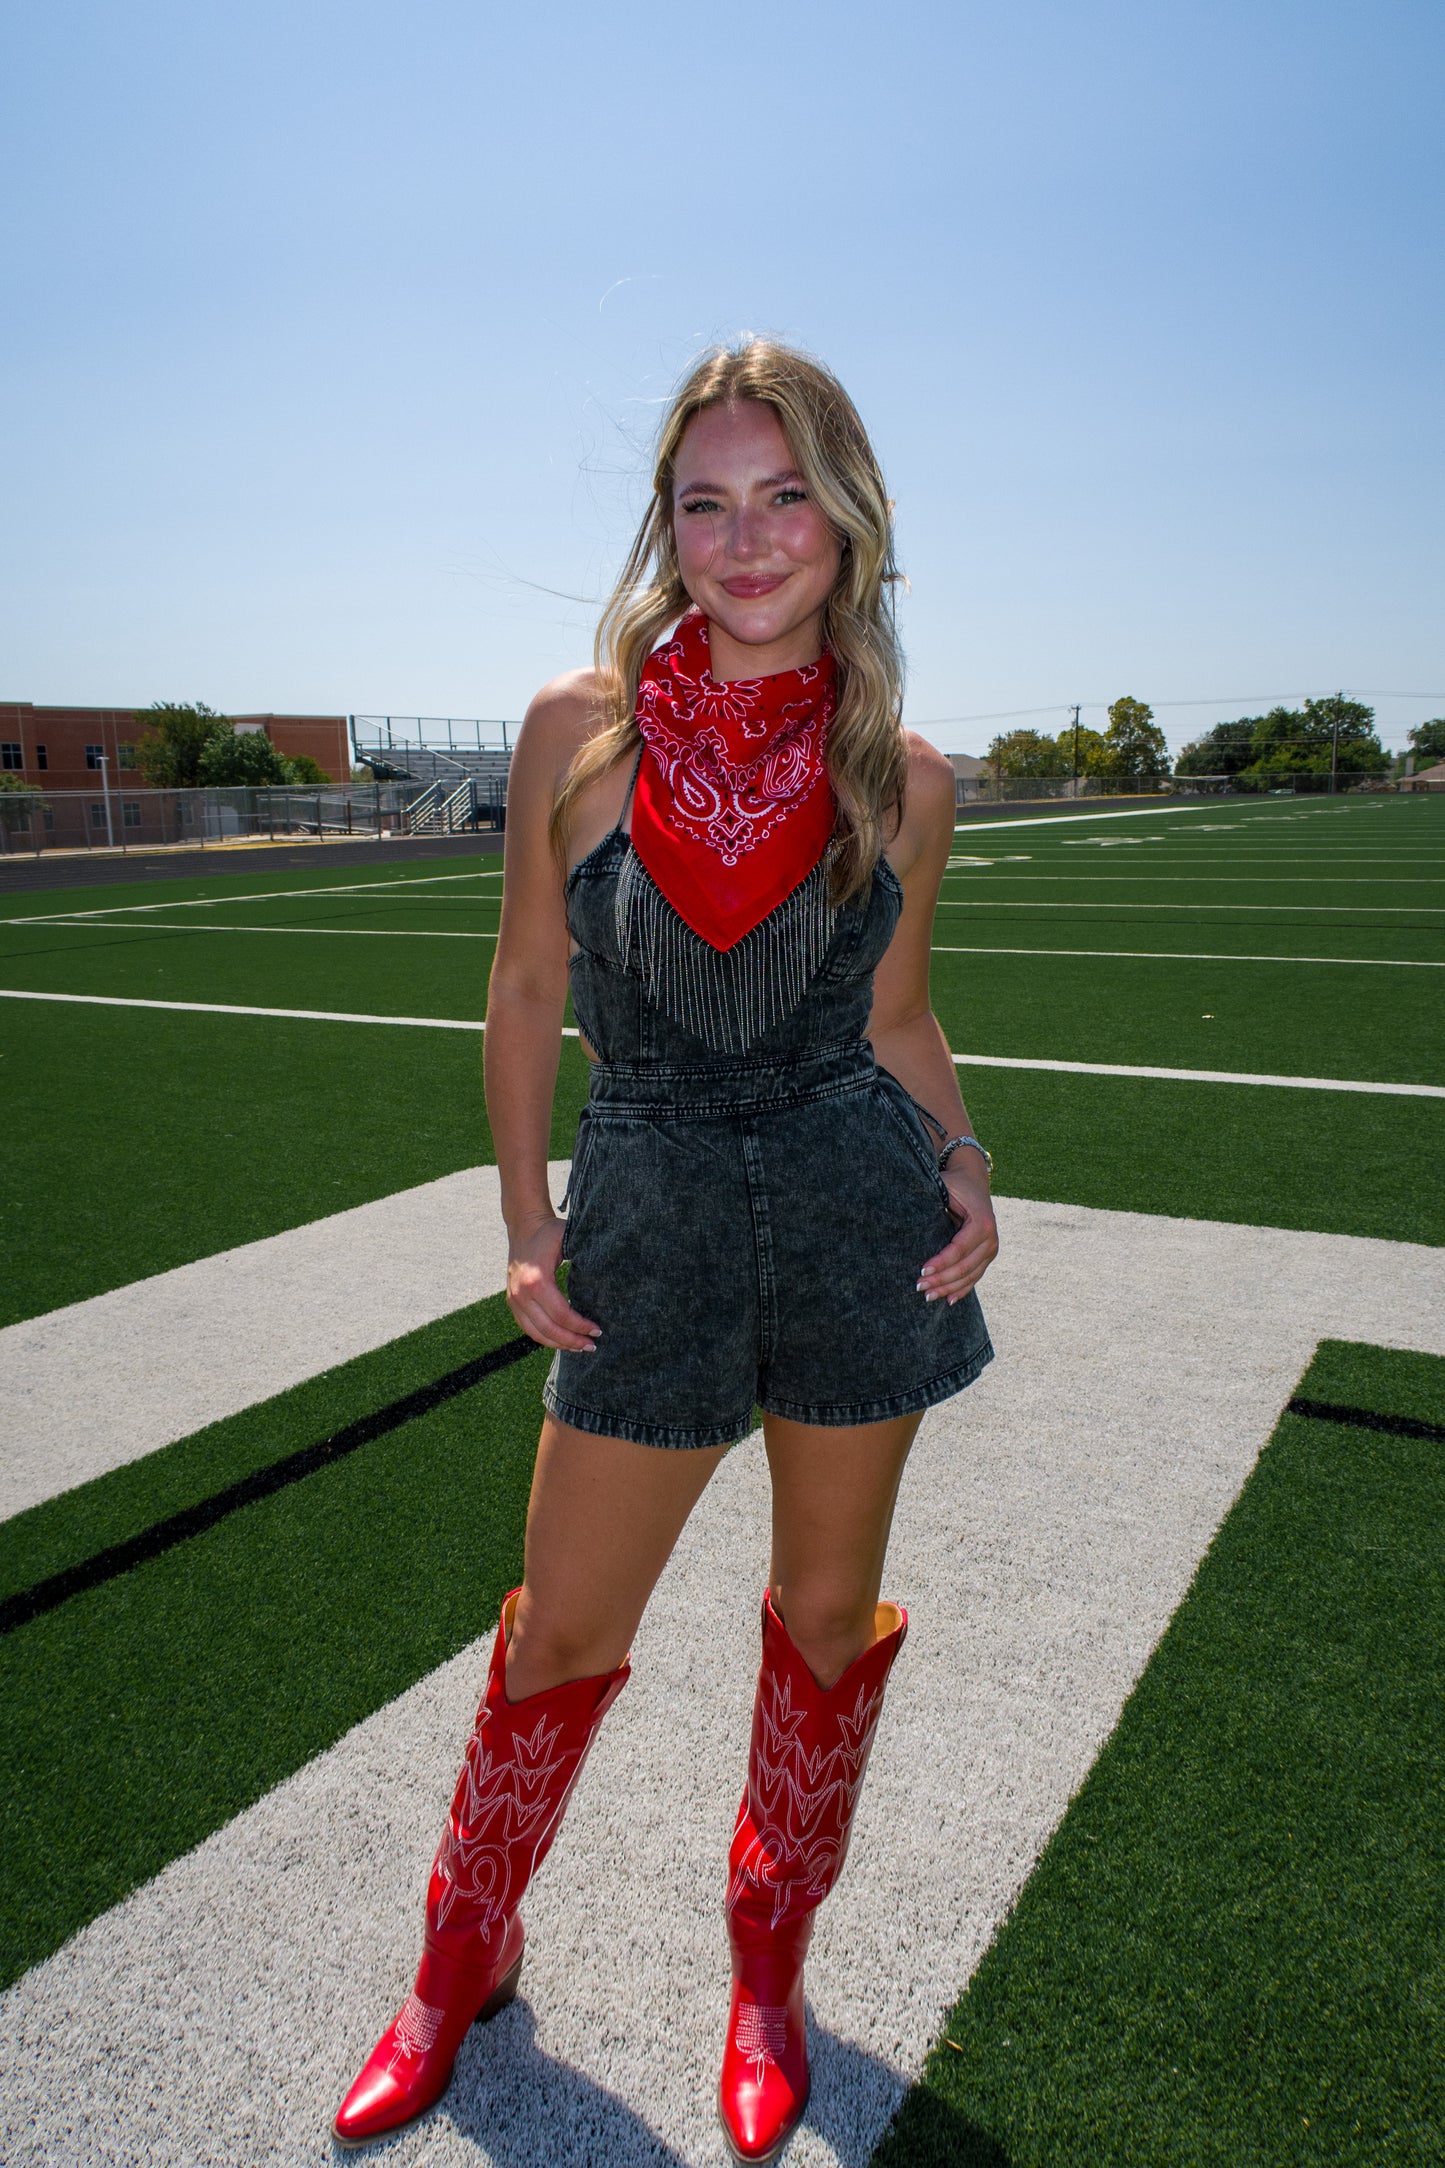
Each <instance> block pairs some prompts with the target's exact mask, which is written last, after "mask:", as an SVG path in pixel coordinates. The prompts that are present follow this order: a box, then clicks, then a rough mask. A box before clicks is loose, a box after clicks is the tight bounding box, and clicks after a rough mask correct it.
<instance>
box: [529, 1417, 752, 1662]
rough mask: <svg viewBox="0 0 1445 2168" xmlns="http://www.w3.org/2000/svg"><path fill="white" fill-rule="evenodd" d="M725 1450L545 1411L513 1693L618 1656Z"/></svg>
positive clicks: (619, 1659)
mask: <svg viewBox="0 0 1445 2168" xmlns="http://www.w3.org/2000/svg"><path fill="white" fill-rule="evenodd" d="M726 1450H727V1448H726V1447H725V1446H717V1447H713V1448H710V1449H709V1448H694V1449H693V1450H690V1451H669V1450H667V1449H665V1448H662V1447H659V1446H652V1445H637V1444H635V1443H633V1441H632V1440H631V1439H628V1438H601V1437H596V1436H594V1435H593V1434H592V1433H591V1432H589V1431H582V1430H574V1429H573V1428H572V1427H571V1425H570V1424H567V1423H560V1422H558V1421H557V1420H556V1418H555V1417H554V1416H548V1417H547V1419H546V1421H545V1422H544V1423H543V1426H542V1439H541V1443H540V1445H539V1446H538V1448H537V1465H536V1470H535V1473H534V1475H533V1478H532V1496H531V1500H530V1503H529V1504H528V1508H527V1554H526V1572H525V1578H524V1580H523V1584H522V1594H521V1597H520V1598H519V1600H518V1604H517V1610H516V1615H515V1618H514V1620H513V1627H512V1642H511V1647H510V1649H509V1652H508V1660H507V1692H508V1694H509V1696H510V1697H511V1699H512V1700H514V1701H516V1700H519V1699H521V1698H522V1697H523V1696H524V1695H526V1694H530V1693H537V1692H540V1691H541V1690H542V1688H544V1687H548V1686H555V1685H558V1684H560V1683H561V1681H562V1680H564V1679H568V1678H591V1677H593V1676H594V1675H596V1674H597V1673H600V1672H603V1671H612V1670H615V1669H616V1667H617V1665H618V1664H620V1663H621V1662H622V1659H623V1658H624V1657H625V1656H626V1654H627V1651H628V1649H629V1647H630V1646H631V1643H632V1637H633V1635H634V1633H635V1632H636V1631H637V1626H638V1622H639V1620H640V1619H641V1617H642V1614H643V1611H644V1610H645V1609H646V1607H647V1599H648V1597H649V1596H650V1595H651V1594H652V1591H653V1588H654V1587H655V1585H656V1582H657V1577H658V1575H659V1574H660V1573H661V1572H662V1569H663V1567H664V1566H665V1565H666V1564H667V1561H668V1559H669V1558H670V1557H671V1555H672V1550H673V1546H674V1544H675V1543H676V1542H677V1539H678V1537H679V1535H681V1533H682V1530H683V1526H684V1524H685V1522H686V1520H687V1517H688V1515H689V1514H690V1513H691V1511H692V1509H693V1507H694V1506H695V1505H696V1503H697V1501H698V1499H699V1498H700V1497H701V1496H702V1493H703V1491H704V1489H705V1488H706V1486H707V1482H708V1478H709V1477H710V1476H711V1474H712V1472H713V1470H714V1469H715V1468H716V1467H717V1465H718V1462H719V1461H720V1460H721V1459H722V1457H723V1454H724V1453H725V1452H726Z"/></svg>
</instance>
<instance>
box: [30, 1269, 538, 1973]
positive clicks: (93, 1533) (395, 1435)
mask: <svg viewBox="0 0 1445 2168" xmlns="http://www.w3.org/2000/svg"><path fill="white" fill-rule="evenodd" d="M515 1334H516V1327H515V1326H514V1325H513V1323H512V1321H511V1319H510V1317H509V1316H508V1314H507V1312H506V1309H505V1305H504V1304H503V1303H502V1301H501V1300H500V1298H495V1299H494V1300H492V1301H491V1302H487V1303H481V1304H477V1305H475V1306H473V1307H471V1308H469V1309H466V1310H461V1311H458V1312H456V1313H455V1314H454V1315H453V1316H451V1317H448V1318H444V1319H442V1320H441V1321H440V1322H439V1323H438V1324H435V1325H432V1326H428V1327H426V1328H424V1329H423V1330H422V1331H420V1332H416V1333H411V1334H408V1335H407V1336H406V1337H405V1338H404V1339H401V1340H398V1341H395V1342H393V1343H391V1344H390V1345H389V1346H387V1347H384V1348H380V1349H377V1350H376V1351H375V1352H374V1353H372V1354H368V1355H365V1356H362V1357H360V1358H359V1359H358V1360H356V1361H355V1362H351V1363H347V1364H345V1365H343V1366H341V1367H340V1368H338V1369H336V1370H334V1371H330V1372H327V1373H326V1374H325V1375H323V1376H321V1377H318V1378H313V1379H311V1380H309V1381H308V1382H307V1383H306V1384H305V1385H302V1386H298V1387H297V1388H295V1390H294V1391H292V1392H289V1393H285V1394H282V1395H280V1396H278V1398H276V1399H275V1400H271V1401H267V1402H264V1403H262V1404H261V1405H259V1406H257V1407H255V1408H250V1409H247V1410H246V1411H245V1412H244V1413H243V1414H241V1415H238V1416H234V1417H232V1418H231V1419H230V1420H229V1421H227V1422H224V1423H218V1424H215V1425H212V1426H211V1427H210V1428H209V1429H207V1430H205V1431H202V1432H199V1433H198V1434H197V1435H196V1436H195V1437H193V1438H188V1439H183V1440H181V1441H180V1442H179V1443H177V1444H175V1445H172V1446H170V1447H168V1448H166V1449H165V1450H164V1451H162V1452H160V1453H154V1454H151V1455H149V1456H148V1457H147V1458H146V1459H145V1460H143V1461H139V1462H136V1463H134V1464H133V1465H131V1466H129V1467H126V1468H120V1469H116V1470H114V1471H112V1472H111V1473H110V1474H108V1475H106V1476H102V1477H100V1478H98V1479H97V1480H96V1481H95V1482H94V1483H90V1484H86V1485H84V1486H82V1487H81V1488H80V1489H78V1490H75V1491H70V1492H67V1493H66V1494H65V1495H64V1496H62V1497H60V1498H56V1499H52V1500H50V1501H48V1502H47V1503H46V1504H44V1505H41V1506H37V1507H35V1508H34V1509H33V1510H32V1511H31V1512H29V1513H26V1514H22V1515H19V1516H17V1517H16V1518H15V1519H14V1520H12V1521H9V1522H7V1523H5V1524H4V1525H3V1528H0V1560H3V1576H4V1579H3V1588H4V1592H6V1593H8V1592H10V1591H11V1590H13V1589H15V1588H17V1587H22V1586H25V1585H27V1584H29V1583H31V1582H33V1581H35V1580H37V1579H40V1578H41V1577H42V1576H44V1575H45V1574H48V1573H52V1572H54V1571H56V1570H57V1569H58V1568H59V1567H62V1566H64V1565H67V1564H71V1563H73V1562H75V1561H76V1560H78V1559H80V1558H84V1557H86V1556H88V1555H89V1554H90V1553H91V1552H92V1551H94V1550H96V1549H99V1548H100V1547H101V1546H102V1545H104V1544H107V1543H112V1542H116V1541H118V1540H122V1539H123V1538H124V1537H126V1536H128V1535H131V1534H134V1533H135V1532H136V1531H137V1530H138V1529H140V1528H143V1527H145V1526H147V1525H149V1524H150V1523H151V1522H152V1521H154V1520H157V1519H160V1518H161V1517H162V1516H164V1515H165V1514H167V1513H170V1512H174V1511H175V1510H177V1509H178V1508H179V1507H181V1506H183V1505H186V1504H190V1503H192V1502H194V1501H195V1499H197V1498H198V1497H204V1496H207V1495H209V1494H210V1493H211V1492H213V1491H215V1490H219V1489H220V1488H222V1487H223V1486H224V1485H225V1484H226V1483H228V1482H230V1481H233V1480H234V1479H235V1478H236V1477H237V1476H238V1475H240V1474H243V1473H245V1472H248V1471H249V1470H251V1469H253V1468H258V1467H263V1466H266V1465H269V1464H270V1463H271V1462H273V1461H275V1460H277V1459H279V1458H280V1457H281V1456H282V1455H283V1454H285V1453H287V1452H290V1451H293V1450H294V1449H295V1448H296V1446H298V1445H301V1444H309V1443H312V1442H313V1441H315V1440H318V1439H320V1438H323V1437H325V1436H327V1435H329V1434H330V1433H331V1432H333V1431H335V1430H336V1429H337V1428H339V1427H340V1426H341V1425H342V1424H344V1423H346V1422H348V1421H350V1420H352V1419H354V1417H355V1416H357V1415H359V1414H364V1413H370V1412H371V1411H373V1410H374V1409H376V1408H377V1407H378V1406H379V1405H381V1404H382V1403H384V1402H386V1401H388V1400H390V1399H394V1398H396V1397H398V1396H399V1395H400V1394H402V1393H405V1392H407V1391H408V1390H410V1389H412V1388H413V1387H415V1386H416V1385H418V1384H422V1383H425V1382H427V1381H429V1380H431V1379H433V1378H436V1377H439V1376H441V1375H442V1374H443V1373H444V1372H446V1371H447V1370H449V1369H452V1368H455V1367H456V1366H457V1365H458V1364H460V1363H462V1362H465V1361H467V1360H468V1359H469V1358H471V1357H473V1356H476V1355H478V1354H481V1353H483V1352H485V1351H486V1350H487V1349H489V1348H491V1347H495V1346H497V1345H499V1344H500V1343H501V1342H503V1341H505V1340H508V1339H511V1338H514V1337H515ZM545 1375H546V1361H545V1358H544V1357H543V1355H542V1354H541V1353H538V1354H536V1355H533V1356H529V1357H527V1358H526V1359H525V1360H523V1361H521V1362H518V1363H517V1364H515V1365H514V1366H513V1367H511V1368H508V1369H506V1370H503V1371H500V1372H498V1373H496V1374H495V1375H494V1376H492V1377H490V1378H488V1379H487V1380H486V1381H485V1382H484V1383H482V1384H481V1385H479V1386H477V1387H475V1388H474V1389H473V1390H472V1391H470V1392H467V1393H464V1394H463V1395H461V1396H460V1397H459V1398H457V1399H455V1400H453V1401H450V1402H449V1403H447V1404H446V1405H445V1406H443V1407H440V1408H438V1409H436V1410H435V1411H434V1412H433V1413H431V1414H428V1415H425V1416H422V1417H420V1418H419V1419H418V1420H416V1421H413V1422H411V1423H408V1424H406V1425H405V1426H404V1427H402V1428H400V1429H397V1430H395V1431H392V1432H390V1433H388V1434H387V1435H385V1436H382V1437H379V1438H377V1439H375V1440H374V1441H373V1442H371V1443H370V1444H368V1445H366V1446H364V1447H362V1448H361V1449H360V1450H359V1451H358V1452H356V1453H355V1454H354V1455H352V1456H351V1457H350V1458H349V1459H346V1460H344V1461H341V1462H339V1463H337V1464H335V1465H332V1466H328V1467H324V1468H322V1469H320V1470H318V1471H317V1472H316V1473H315V1474H313V1475H310V1476H307V1477H306V1478H305V1479H304V1480H302V1481H300V1482H298V1483H296V1484H294V1485H293V1486H291V1487H290V1488H288V1489H286V1490H284V1491H281V1492H279V1493H278V1494H276V1495H275V1496H273V1497H271V1498H268V1499H266V1500H264V1501H262V1502H260V1503H257V1504H255V1505H250V1506H246V1507H244V1508H243V1509H242V1510H240V1511H239V1512H237V1513H235V1514H234V1515H232V1516H231V1517H230V1518H229V1519H228V1520H226V1521H224V1522H223V1523H222V1524H221V1525H219V1526H218V1527H216V1528H213V1529H211V1530H209V1531H208V1532H206V1533H205V1534H202V1535H199V1536H196V1537H194V1538H193V1539H192V1540H191V1541H189V1542H187V1543H184V1544H182V1545H180V1546H179V1547H178V1548H177V1549H175V1550H172V1551H169V1552H167V1553H165V1554H164V1555H163V1556H161V1557H159V1558H156V1559H154V1560H151V1561H150V1562H148V1563H147V1564H144V1565H141V1566H137V1567H136V1568H135V1569H134V1570H133V1571H131V1572H129V1573H127V1574H124V1575H123V1576H121V1577H120V1578H119V1579H117V1580H114V1581H111V1582H109V1583H107V1584H106V1585H105V1586H103V1587H101V1588H97V1589H94V1590H91V1591H89V1592H87V1593H85V1594H81V1595H78V1596H75V1597H73V1598H72V1599H71V1600H70V1601H69V1602H68V1603H66V1604H64V1605H62V1606H61V1607H60V1608H59V1609H58V1610H55V1611H53V1612H51V1613H49V1614H48V1615H47V1616H45V1617H43V1618H39V1619H36V1620H34V1621H32V1622H31V1623H29V1624H27V1625H24V1626H21V1627H19V1628H17V1629H16V1630H15V1631H13V1632H11V1633H9V1634H8V1635H6V1636H5V1637H4V1639H3V1640H0V1708H3V1710H4V1723H3V1726H0V1742H3V1743H0V1800H3V1805H0V1985H4V1984H6V1983H8V1982H9V1981H10V1980H12V1979H14V1978H15V1977H16V1976H17V1975H18V1974H19V1973H20V1972H22V1971H23V1970H25V1969H26V1967H27V1966H29V1965H32V1964H34V1963H36V1962H37V1961H38V1960H39V1959H40V1958H41V1957H44V1956H45V1955H47V1954H48V1953H49V1952H50V1951H51V1950H53V1949H55V1948H56V1947H57V1946H58V1945H59V1944H60V1943H61V1942H62V1941H64V1940H65V1939H66V1937H67V1936H69V1935H71V1934H73V1933H74V1932H75V1931H76V1929H77V1928H79V1927H81V1926H82V1925H84V1923H85V1922H86V1921H87V1920H89V1919H92V1918H94V1917H95V1916H96V1914H97V1913H99V1912H102V1911H104V1910H106V1909H107V1908H108V1907H109V1906H110V1905H113V1904H115V1903H117V1902H118V1901H119V1899H120V1898H122V1897H123V1896H125V1895H126V1893H127V1892H128V1891H129V1890H131V1889H133V1888H134V1887H135V1886H136V1885H137V1884H138V1883H139V1882H142V1881H144V1880H145V1879H147V1878H148V1877H149V1876H151V1875H153V1874H155V1873H157V1872H159V1870H160V1869H161V1868H162V1867H163V1866H165V1865H166V1863H167V1862H168V1861H169V1860H172V1859H174V1858H176V1857H177V1856H178V1855H179V1854H180V1853H181V1852H183V1851H186V1850H188V1849H189V1848H190V1847H191V1846H192V1845H194V1844H197V1843H199V1842H200V1840H201V1839H202V1838H203V1837H205V1836H207V1835H209V1834H210V1832H211V1831H212V1830H214V1829H217V1828H219V1827H220V1826H221V1825H222V1824H223V1823H224V1822H227V1821H229V1820H230V1819H231V1818H232V1816H234V1815H236V1814H238V1813H239V1812H241V1810H242V1809H243V1808H244V1807H246V1806H248V1805H250V1804H251V1802H252V1801H254V1800H256V1799H258V1798H260V1796H261V1795H262V1794H263V1793H264V1792H266V1791H268V1790H270V1789H271V1787H272V1786H273V1785H275V1784H278V1783H280V1782H281V1780H282V1779H283V1778H284V1777H286V1776H288V1775H290V1774H291V1772H292V1771H293V1770H295V1769H296V1768H298V1767H299V1766H300V1765H301V1763H303V1762H305V1761H308V1760H310V1759H311V1757H312V1756H313V1755H316V1754H318V1753H320V1752H321V1751H322V1750H323V1749H324V1748H326V1747H328V1746H330V1745H331V1744H332V1743H333V1742H334V1741H335V1740H336V1739H338V1738H339V1737H340V1736H341V1734H342V1733H343V1732H345V1731H347V1730H349V1729H350V1728H351V1726H352V1725H354V1724H356V1723H359V1722H360V1721H361V1720H362V1718H363V1717H366V1716H368V1715H370V1714H371V1712H372V1711H373V1710H374V1709H377V1708H379V1707H381V1705H382V1704H383V1703H385V1702H387V1701H389V1700H391V1699H393V1698H394V1696H396V1695H397V1694H400V1693H402V1692H403V1691H404V1690H405V1689H406V1688H407V1687H408V1686H410V1685H412V1684H413V1683H414V1682H415V1681H416V1680H417V1679H419V1678H421V1677H422V1676H423V1675H424V1674H425V1673H426V1672H428V1671H431V1670H432V1669H434V1668H435V1666H436V1665H437V1664H439V1663H442V1662H444V1661H445V1659H446V1658H447V1657H449V1656H451V1655H454V1654H455V1653H456V1652H457V1651H458V1650H459V1649H461V1648H464V1647H465V1646H466V1645H467V1644H468V1643H469V1642H470V1641H472V1640H474V1639H476V1638H477V1637H478V1636H479V1635H482V1634H485V1633H486V1632H487V1630H488V1628H489V1626H490V1625H491V1624H493V1623H494V1621H495V1618H496V1614H497V1608H498V1605H499V1602H500V1600H501V1597H502V1596H503V1595H504V1594H505V1593H506V1591H507V1589H508V1588H509V1587H511V1586H513V1585H514V1584H515V1582H516V1581H517V1580H518V1579H520V1573H521V1562H522V1534H523V1526H524V1520H525V1513H526V1501H527V1493H528V1489H529V1486H530V1482H531V1472H532V1460H533V1456H534V1452H535V1447H536V1439H537V1431H538V1424H539V1421H540V1416H541V1385H542V1380H543V1378H544V1377H545Z"/></svg>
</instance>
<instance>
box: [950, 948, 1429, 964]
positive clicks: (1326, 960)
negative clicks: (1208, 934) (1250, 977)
mask: <svg viewBox="0 0 1445 2168" xmlns="http://www.w3.org/2000/svg"><path fill="white" fill-rule="evenodd" d="M929 954H930V955H932V956H1137V957H1142V958H1143V959H1144V960H1145V961H1146V962H1148V963H1153V964H1157V963H1191V964H1362V965H1363V966H1365V968H1366V969H1368V970H1371V971H1376V970H1391V971H1445V963H1436V962H1432V961H1430V960H1429V959H1426V958H1421V957H1418V956H1246V955H1243V954H1237V953H1234V952H1232V951H1230V950H1228V949H1223V950H1218V951H1216V950H1213V949H1145V948H1137V949H1136V948H981V947H976V946H975V947H959V946H955V945H952V944H943V943H938V942H935V944H934V946H933V947H932V948H931V949H930V951H929Z"/></svg>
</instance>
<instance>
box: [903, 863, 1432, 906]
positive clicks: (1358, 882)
mask: <svg viewBox="0 0 1445 2168" xmlns="http://www.w3.org/2000/svg"><path fill="white" fill-rule="evenodd" d="M1010 862H1011V861H1010V860H1008V859H998V860H996V861H995V863H996V864H999V865H1008V864H1009V863H1010ZM972 870H973V871H974V872H977V870H978V869H977V867H974V868H973V869H972ZM968 878H969V875H968V873H966V872H965V871H964V870H963V868H962V867H958V866H955V867H953V868H952V869H951V870H950V872H948V873H946V874H945V875H944V879H945V880H952V881H966V880H967V879H968ZM1009 879H1010V882H1011V883H1016V884H1017V885H1018V886H1019V887H1021V888H1034V887H1037V886H1038V885H1039V884H1040V883H1042V882H1044V881H1049V882H1063V883H1064V884H1065V885H1066V886H1067V887H1069V888H1099V887H1106V886H1110V885H1112V886H1114V887H1119V886H1120V885H1121V884H1122V883H1124V882H1127V883H1128V884H1129V886H1130V887H1131V888H1162V887H1163V886H1164V885H1165V883H1166V882H1168V883H1172V884H1173V885H1174V886H1175V887H1176V888H1209V887H1216V888H1440V887H1445V874H1424V873H1408V874H1405V875H1404V876H1403V877H1402V878H1401V879H1399V880H1395V879H1393V878H1392V877H1390V876H1376V875H1375V874H1369V873H1367V874H1358V873H1347V874H1345V875H1344V876H1343V877H1342V878H1341V879H1339V880H1333V879H1330V878H1329V877H1327V876H1326V875H1323V874H1313V873H1312V874H1303V873H1288V874H1285V875H1284V876H1283V877H1282V878H1280V879H1278V880H1276V879H1275V878H1274V877H1273V876H1272V875H1270V874H1268V873H1213V874H1211V873H1014V874H1011V875H1010V876H1009ZM1290 908H1291V910H1293V908H1294V906H1293V905H1291V906H1290Z"/></svg>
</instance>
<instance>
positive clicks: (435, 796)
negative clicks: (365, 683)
mask: <svg viewBox="0 0 1445 2168" xmlns="http://www.w3.org/2000/svg"><path fill="white" fill-rule="evenodd" d="M350 723H351V745H352V751H353V754H354V755H355V758H356V760H357V761H358V762H364V763H365V764H366V765H367V766H369V767H370V768H371V769H372V770H373V771H374V773H375V774H376V775H377V776H378V777H379V778H380V779H381V780H383V781H385V782H399V783H416V784H418V785H419V786H420V788H419V789H418V790H417V791H416V793H415V795H414V796H412V797H411V798H410V799H409V800H408V803H407V810H406V822H407V827H408V828H409V829H410V830H411V831H412V832H413V833H414V834H417V835H450V834H455V833H457V832H458V831H461V830H464V829H468V828H482V827H485V828H505V826H506V824H507V774H508V770H509V769H510V767H511V764H512V740H513V738H514V737H515V735H516V731H517V725H516V724H515V723H513V722H502V721H496V722H488V721H483V720H480V719H479V718H477V717H475V716H455V715H353V716H351V718H350Z"/></svg>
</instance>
